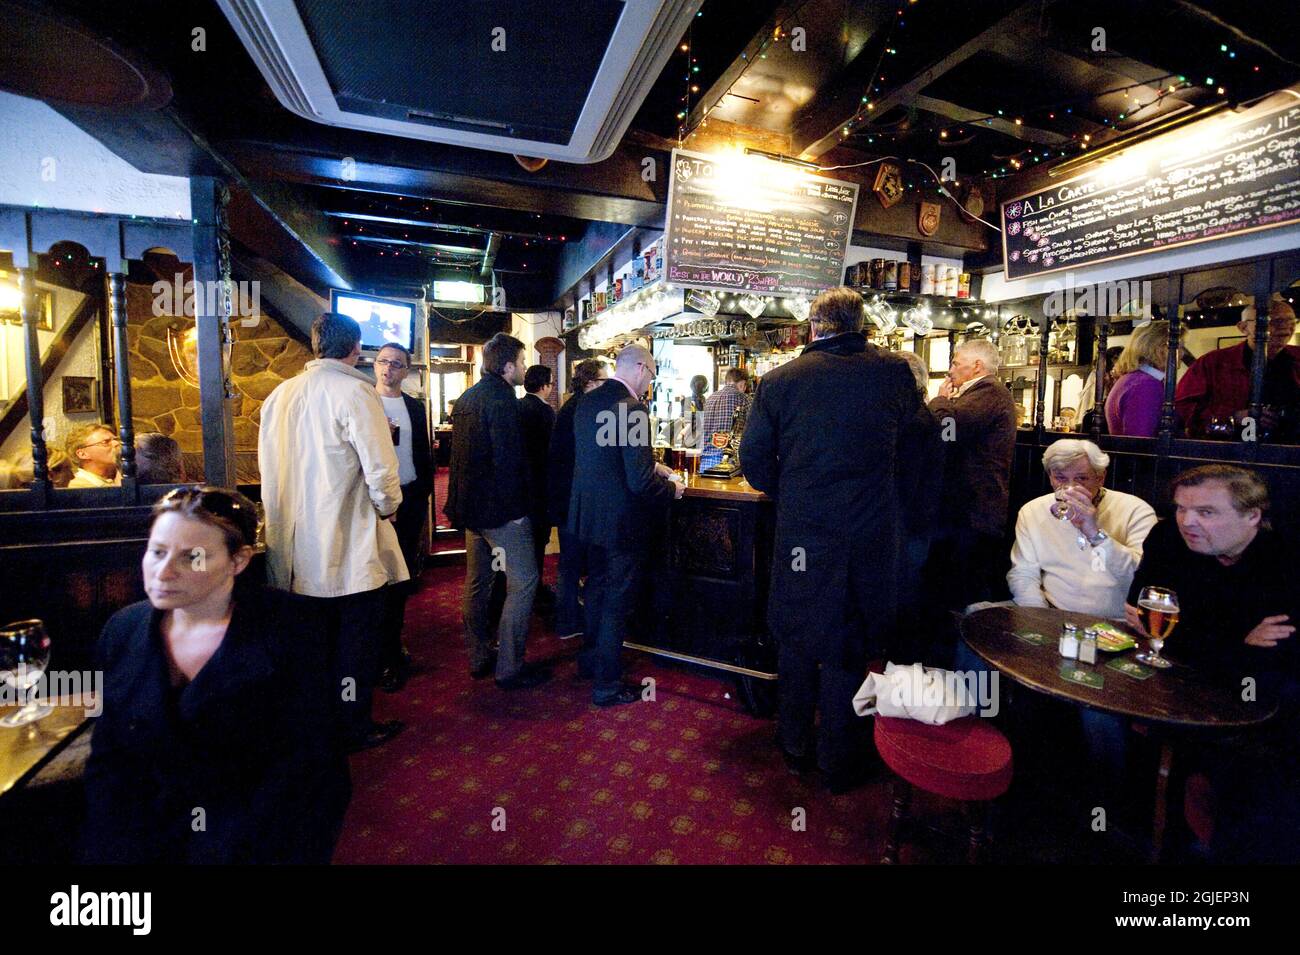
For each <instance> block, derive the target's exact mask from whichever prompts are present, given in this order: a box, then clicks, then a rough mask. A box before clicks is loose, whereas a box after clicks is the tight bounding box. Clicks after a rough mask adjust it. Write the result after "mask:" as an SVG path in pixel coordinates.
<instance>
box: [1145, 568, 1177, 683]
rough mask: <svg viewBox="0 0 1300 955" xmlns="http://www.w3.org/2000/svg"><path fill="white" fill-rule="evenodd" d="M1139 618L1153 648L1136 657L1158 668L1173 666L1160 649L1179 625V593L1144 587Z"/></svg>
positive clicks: (1160, 588) (1161, 588)
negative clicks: (1161, 653)
mask: <svg viewBox="0 0 1300 955" xmlns="http://www.w3.org/2000/svg"><path fill="white" fill-rule="evenodd" d="M1138 620H1140V621H1141V622H1142V629H1144V630H1145V631H1146V632H1147V634H1148V636H1149V637H1150V638H1151V649H1150V650H1149V651H1147V652H1144V653H1139V654H1138V655H1137V656H1136V658H1135V659H1136V660H1137V661H1138V662H1139V663H1145V664H1146V665H1147V666H1152V667H1155V668H1156V669H1158V670H1163V669H1164V668H1165V667H1168V666H1171V665H1172V664H1170V662H1169V661H1168V660H1166V659H1165V658H1164V657H1162V656H1161V655H1160V650H1161V648H1162V647H1163V646H1164V645H1165V640H1166V639H1167V638H1168V637H1169V634H1170V633H1172V632H1173V629H1174V627H1176V626H1177V625H1178V594H1176V593H1174V592H1173V591H1172V590H1168V589H1166V588H1164V587H1143V588H1142V593H1140V594H1139V595H1138Z"/></svg>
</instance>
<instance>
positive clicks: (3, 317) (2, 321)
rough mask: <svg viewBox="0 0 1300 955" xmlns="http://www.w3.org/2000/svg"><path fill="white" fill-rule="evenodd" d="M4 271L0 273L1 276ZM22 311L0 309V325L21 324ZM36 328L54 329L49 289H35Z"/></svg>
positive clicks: (52, 298) (51, 298)
mask: <svg viewBox="0 0 1300 955" xmlns="http://www.w3.org/2000/svg"><path fill="white" fill-rule="evenodd" d="M3 274H4V273H0V276H2V275H3ZM22 323H23V316H22V313H21V312H19V311H18V309H16V308H15V309H12V310H10V309H0V325H21V324H22ZM36 328H37V329H38V330H39V331H42V332H52V331H54V296H53V295H51V294H50V291H49V289H37V290H36Z"/></svg>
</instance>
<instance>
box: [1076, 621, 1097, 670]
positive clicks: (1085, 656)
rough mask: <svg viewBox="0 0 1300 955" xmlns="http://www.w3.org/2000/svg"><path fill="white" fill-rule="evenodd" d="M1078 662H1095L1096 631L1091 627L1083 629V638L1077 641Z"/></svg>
mask: <svg viewBox="0 0 1300 955" xmlns="http://www.w3.org/2000/svg"><path fill="white" fill-rule="evenodd" d="M1079 662H1080V663H1096V662H1097V631H1096V630H1094V629H1093V628H1092V627H1088V628H1087V629H1086V630H1084V631H1083V639H1081V640H1080V641H1079Z"/></svg>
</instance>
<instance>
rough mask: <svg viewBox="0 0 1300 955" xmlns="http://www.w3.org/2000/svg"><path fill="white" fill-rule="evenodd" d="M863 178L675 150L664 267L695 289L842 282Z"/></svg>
mask: <svg viewBox="0 0 1300 955" xmlns="http://www.w3.org/2000/svg"><path fill="white" fill-rule="evenodd" d="M857 201H858V186H857V184H856V183H852V182H840V181H838V180H835V179H825V178H822V177H821V176H814V175H812V174H811V173H810V172H808V171H807V170H804V169H801V168H800V167H798V166H795V165H791V164H789V163H780V162H776V161H774V160H770V159H761V158H757V157H733V156H726V157H720V156H708V155H705V154H703V153H694V152H688V151H687V150H684V149H674V150H673V157H672V180H671V182H670V183H669V186H668V219H667V222H666V223H665V232H666V235H665V236H664V273H665V275H666V276H667V279H668V281H669V282H673V283H675V284H677V285H688V286H691V287H693V288H709V289H725V290H729V291H736V292H754V293H757V294H759V295H816V294H817V293H818V292H822V291H825V290H826V289H828V288H832V287H833V286H836V285H839V284H841V276H842V275H843V274H844V254H845V252H847V251H848V247H849V239H850V237H851V235H852V233H853V212H854V208H855V206H856V205H857Z"/></svg>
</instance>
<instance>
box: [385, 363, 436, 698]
mask: <svg viewBox="0 0 1300 955" xmlns="http://www.w3.org/2000/svg"><path fill="white" fill-rule="evenodd" d="M410 367H411V353H410V352H409V351H407V350H406V349H405V348H403V347H402V346H401V345H393V344H389V345H385V346H384V347H383V348H381V349H379V354H378V355H377V356H375V388H376V390H377V391H378V392H379V398H380V400H381V401H382V402H383V403H384V414H385V415H386V416H387V417H388V428H389V430H390V431H391V432H392V435H393V450H394V451H396V452H397V467H398V475H399V477H400V480H401V482H402V503H401V505H400V506H399V507H398V508H397V517H396V519H395V525H396V527H397V542H398V544H399V545H401V548H402V556H403V557H404V558H405V559H406V568H407V570H409V571H410V572H411V579H410V580H408V581H405V582H403V583H400V584H397V585H395V586H392V587H389V588H388V593H387V595H386V597H385V602H384V617H383V623H382V625H381V633H382V647H381V654H382V656H381V659H380V664H381V666H382V668H383V671H382V674H381V676H380V679H379V686H380V688H381V689H383V690H384V691H386V692H388V693H396V692H397V691H398V690H400V689H401V688H402V687H403V686H405V685H406V681H407V679H409V678H410V675H411V655H410V654H409V653H408V652H407V651H406V647H404V646H403V645H402V625H403V623H404V622H405V620H406V600H407V598H408V597H409V596H410V595H411V594H412V593H414V592H415V588H416V587H417V585H418V580H419V577H420V564H421V562H422V559H423V557H424V553H423V548H422V547H421V538H422V536H423V532H424V522H425V520H426V519H427V518H428V516H429V495H430V494H431V493H432V491H433V454H432V452H431V451H430V448H429V425H428V419H427V417H426V416H425V413H424V404H423V403H422V402H421V401H419V400H418V399H416V398H412V397H411V396H410V395H408V394H407V393H406V392H404V391H402V382H403V381H405V380H406V374H407V372H408V371H409V370H410Z"/></svg>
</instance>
